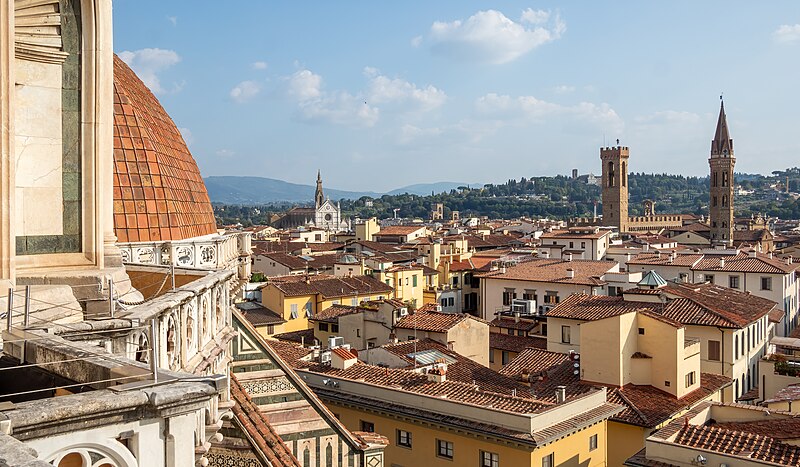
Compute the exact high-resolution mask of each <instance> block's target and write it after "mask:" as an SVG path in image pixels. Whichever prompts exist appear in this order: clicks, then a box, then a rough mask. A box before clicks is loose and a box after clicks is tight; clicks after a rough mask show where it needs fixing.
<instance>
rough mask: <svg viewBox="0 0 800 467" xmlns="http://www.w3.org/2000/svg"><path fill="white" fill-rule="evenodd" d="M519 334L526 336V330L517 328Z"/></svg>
mask: <svg viewBox="0 0 800 467" xmlns="http://www.w3.org/2000/svg"><path fill="white" fill-rule="evenodd" d="M517 335H518V336H523V337H524V336H525V331H523V330H522V329H519V330H517Z"/></svg>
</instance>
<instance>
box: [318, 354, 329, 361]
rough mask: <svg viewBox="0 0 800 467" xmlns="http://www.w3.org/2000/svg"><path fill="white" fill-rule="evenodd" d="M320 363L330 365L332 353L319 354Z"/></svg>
mask: <svg viewBox="0 0 800 467" xmlns="http://www.w3.org/2000/svg"><path fill="white" fill-rule="evenodd" d="M319 362H320V363H330V362H331V353H330V352H322V353H321V354H319Z"/></svg>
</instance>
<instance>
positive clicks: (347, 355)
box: [331, 347, 357, 360]
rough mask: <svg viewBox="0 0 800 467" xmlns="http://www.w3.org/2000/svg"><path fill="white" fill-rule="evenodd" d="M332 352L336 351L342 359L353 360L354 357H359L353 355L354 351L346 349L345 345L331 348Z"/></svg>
mask: <svg viewBox="0 0 800 467" xmlns="http://www.w3.org/2000/svg"><path fill="white" fill-rule="evenodd" d="M331 353H335V354H336V355H338V356H339V357H340V358H341V359H342V360H352V359H354V358H357V357H356V356H355V355H353V353H352V352H350V351H349V350H347V349H345V348H344V347H336V348H334V349H333V350H331Z"/></svg>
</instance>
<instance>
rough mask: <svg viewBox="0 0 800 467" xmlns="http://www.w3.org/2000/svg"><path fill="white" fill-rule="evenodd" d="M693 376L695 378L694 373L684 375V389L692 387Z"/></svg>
mask: <svg viewBox="0 0 800 467" xmlns="http://www.w3.org/2000/svg"><path fill="white" fill-rule="evenodd" d="M694 376H695V373H694V371H692V372H689V373H686V387H687V388H688V387H691V386H692V385H694Z"/></svg>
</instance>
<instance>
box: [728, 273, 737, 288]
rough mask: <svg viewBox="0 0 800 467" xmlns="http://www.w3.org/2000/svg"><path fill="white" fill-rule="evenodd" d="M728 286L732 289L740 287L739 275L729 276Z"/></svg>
mask: <svg viewBox="0 0 800 467" xmlns="http://www.w3.org/2000/svg"><path fill="white" fill-rule="evenodd" d="M728 287H730V288H732V289H738V288H739V276H730V277H728Z"/></svg>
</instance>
